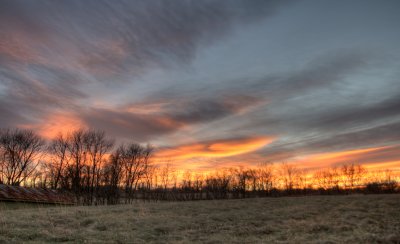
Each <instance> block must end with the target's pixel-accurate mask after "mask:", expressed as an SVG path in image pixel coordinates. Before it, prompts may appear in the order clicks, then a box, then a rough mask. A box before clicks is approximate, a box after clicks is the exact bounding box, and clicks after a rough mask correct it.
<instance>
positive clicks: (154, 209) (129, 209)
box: [0, 195, 400, 243]
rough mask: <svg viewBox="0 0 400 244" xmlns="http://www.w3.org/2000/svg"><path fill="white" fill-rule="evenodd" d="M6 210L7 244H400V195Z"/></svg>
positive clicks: (2, 215)
mask: <svg viewBox="0 0 400 244" xmlns="http://www.w3.org/2000/svg"><path fill="white" fill-rule="evenodd" d="M0 208H1V209H0V243H1V242H3V243H13V242H14V243H21V242H33V243H35V242H36V243H42V242H72V243H99V242H101V243H148V242H156V243H166V242H169V243H193V242H194V243H196V242H198V243H235V242H236V243H270V242H274V243H275V242H276V243H287V242H290V243H400V195H368V196H363V195H353V196H315V197H286V198H263V199H245V200H221V201H198V202H163V203H142V202H137V203H135V204H133V205H119V206H100V207H50V208H49V207H32V208H22V209H9V207H5V205H3V207H1V206H0Z"/></svg>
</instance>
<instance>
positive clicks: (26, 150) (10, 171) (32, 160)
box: [0, 129, 45, 185]
mask: <svg viewBox="0 0 400 244" xmlns="http://www.w3.org/2000/svg"><path fill="white" fill-rule="evenodd" d="M44 145H45V142H44V140H43V139H42V138H41V137H40V136H38V135H36V134H35V133H34V132H33V131H31V130H19V129H15V130H10V129H7V130H1V131H0V165H1V166H0V170H1V171H0V178H1V179H2V181H3V182H5V183H6V184H10V185H20V184H21V182H22V181H24V180H25V179H27V178H28V177H29V176H30V175H31V174H32V173H33V172H34V170H35V168H36V166H37V164H38V162H39V158H40V156H41V155H42V149H43V147H44Z"/></svg>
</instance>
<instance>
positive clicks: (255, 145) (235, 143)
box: [156, 137, 275, 160]
mask: <svg viewBox="0 0 400 244" xmlns="http://www.w3.org/2000/svg"><path fill="white" fill-rule="evenodd" d="M274 139H275V138H274V137H253V138H245V139H230V140H220V141H210V142H201V143H196V144H191V145H184V146H178V147H176V148H171V149H161V150H159V151H158V152H157V153H156V158H157V159H171V160H182V159H191V158H222V157H230V156H235V155H239V154H244V153H248V152H252V151H255V150H257V149H260V148H262V147H264V146H265V145H267V144H269V143H271V142H272V141H273V140H274Z"/></svg>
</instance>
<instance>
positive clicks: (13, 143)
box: [0, 129, 400, 205]
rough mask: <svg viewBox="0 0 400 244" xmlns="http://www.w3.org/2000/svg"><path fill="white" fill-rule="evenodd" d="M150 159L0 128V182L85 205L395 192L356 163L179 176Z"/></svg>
mask: <svg viewBox="0 0 400 244" xmlns="http://www.w3.org/2000/svg"><path fill="white" fill-rule="evenodd" d="M153 154H154V149H153V148H152V147H151V146H148V145H147V146H143V145H141V144H138V143H133V142H132V143H128V144H123V145H119V146H117V145H115V142H114V140H112V139H109V138H107V137H106V135H105V133H104V132H102V131H96V130H83V129H81V130H76V131H73V132H71V133H69V134H67V135H62V134H59V135H58V136H56V137H55V138H54V139H52V140H51V141H45V140H44V139H43V138H41V137H40V136H39V135H37V134H36V133H34V132H33V131H32V130H21V129H3V130H1V131H0V183H1V184H8V185H22V186H27V187H41V188H52V189H57V190H59V191H65V192H70V193H72V194H74V196H75V198H76V201H77V203H78V204H87V205H93V204H118V203H131V202H133V201H135V200H138V199H142V200H148V201H159V200H169V201H184V200H204V199H232V198H248V197H269V196H288V195H317V194H349V193H398V192H400V187H399V182H398V181H397V180H396V178H394V175H393V173H392V172H391V171H388V170H386V171H372V172H368V171H367V169H366V168H364V167H363V166H362V165H360V164H354V163H349V164H344V165H341V166H340V167H331V168H326V169H322V170H319V171H316V172H313V173H308V172H305V171H302V170H300V169H299V168H297V167H296V166H294V165H292V164H286V163H282V164H272V163H263V164H260V165H258V166H257V167H253V168H245V167H236V168H226V169H219V170H216V171H215V172H212V173H210V172H208V173H193V172H191V171H185V172H183V173H181V172H180V171H179V170H177V169H175V168H174V167H173V165H172V164H171V163H167V164H164V165H157V164H155V163H153V162H152V157H153Z"/></svg>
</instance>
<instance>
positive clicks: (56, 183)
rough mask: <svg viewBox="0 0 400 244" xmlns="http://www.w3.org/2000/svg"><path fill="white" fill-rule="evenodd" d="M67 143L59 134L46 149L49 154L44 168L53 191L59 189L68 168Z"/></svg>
mask: <svg viewBox="0 0 400 244" xmlns="http://www.w3.org/2000/svg"><path fill="white" fill-rule="evenodd" d="M68 143H69V142H68V139H67V138H66V137H65V136H64V135H62V134H61V133H60V134H58V135H57V136H56V137H55V138H54V139H53V140H51V142H50V145H49V146H48V149H47V150H48V152H49V153H50V161H49V162H48V163H46V168H47V170H48V173H49V174H50V178H51V183H50V184H51V187H52V188H54V189H55V188H59V187H61V185H60V182H61V177H62V176H63V172H64V171H65V169H66V167H67V166H68V162H69V156H68Z"/></svg>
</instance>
